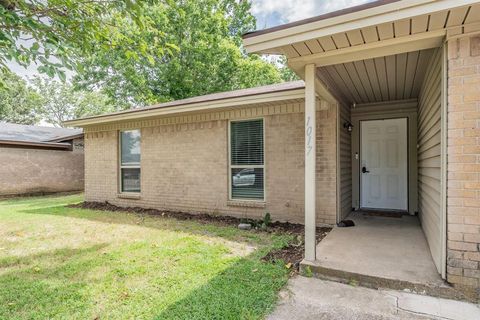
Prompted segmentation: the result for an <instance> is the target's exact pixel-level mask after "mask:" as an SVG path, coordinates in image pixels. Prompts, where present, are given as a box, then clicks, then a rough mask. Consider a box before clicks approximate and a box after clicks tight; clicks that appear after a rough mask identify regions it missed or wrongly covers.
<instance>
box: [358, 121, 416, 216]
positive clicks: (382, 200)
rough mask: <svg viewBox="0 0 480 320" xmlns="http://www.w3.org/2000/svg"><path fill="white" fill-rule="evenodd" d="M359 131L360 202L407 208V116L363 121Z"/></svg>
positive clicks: (381, 206)
mask: <svg viewBox="0 0 480 320" xmlns="http://www.w3.org/2000/svg"><path fill="white" fill-rule="evenodd" d="M360 132H361V133H360V136H361V138H360V144H361V147H360V184H361V188H360V199H361V202H360V206H361V207H362V208H374V209H395V210H407V209H408V178H407V176H408V149H407V119H406V118H402V119H387V120H372V121H362V122H361V125H360Z"/></svg>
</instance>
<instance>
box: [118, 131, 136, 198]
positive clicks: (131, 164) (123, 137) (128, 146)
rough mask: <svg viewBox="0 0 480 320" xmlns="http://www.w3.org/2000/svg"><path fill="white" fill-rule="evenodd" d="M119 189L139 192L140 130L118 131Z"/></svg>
mask: <svg viewBox="0 0 480 320" xmlns="http://www.w3.org/2000/svg"><path fill="white" fill-rule="evenodd" d="M120 190H121V191H122V192H140V130H130V131H121V132H120Z"/></svg>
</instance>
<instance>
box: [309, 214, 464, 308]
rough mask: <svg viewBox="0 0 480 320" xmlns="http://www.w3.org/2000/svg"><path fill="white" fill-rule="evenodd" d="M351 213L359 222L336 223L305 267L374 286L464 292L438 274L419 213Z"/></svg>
mask: <svg viewBox="0 0 480 320" xmlns="http://www.w3.org/2000/svg"><path fill="white" fill-rule="evenodd" d="M348 219H351V220H353V221H354V222H355V226H354V227H350V228H335V229H333V230H332V231H331V232H330V233H329V234H328V235H327V236H326V237H325V239H323V240H322V241H321V242H320V243H319V244H318V245H317V260H316V261H314V262H309V261H303V262H302V264H301V268H302V270H304V271H305V268H306V267H307V268H308V269H309V271H311V272H312V273H313V274H314V275H316V276H317V277H319V278H324V279H331V280H332V279H333V280H337V281H341V282H350V281H355V282H358V283H359V284H360V285H364V286H367V287H372V288H391V289H396V290H403V289H409V290H412V291H415V292H419V293H424V294H429V295H434V296H440V297H448V298H460V299H464V298H465V297H463V296H462V295H461V294H460V293H458V292H457V291H456V290H453V289H452V288H451V287H450V286H448V285H446V284H445V282H444V281H443V280H442V279H441V277H440V275H439V274H438V272H437V269H436V267H435V265H434V263H433V260H432V257H431V254H430V250H429V247H428V244H427V241H426V239H425V236H424V234H423V231H422V228H421V226H420V224H419V221H418V218H417V217H414V216H409V215H403V216H401V217H396V218H395V217H381V216H368V215H363V214H359V213H352V214H351V215H350V216H349V218H348ZM459 295H460V296H459Z"/></svg>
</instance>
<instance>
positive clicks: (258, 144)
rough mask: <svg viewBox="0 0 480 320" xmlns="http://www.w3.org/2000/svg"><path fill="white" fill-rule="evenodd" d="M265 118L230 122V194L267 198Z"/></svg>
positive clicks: (235, 197) (259, 198)
mask: <svg viewBox="0 0 480 320" xmlns="http://www.w3.org/2000/svg"><path fill="white" fill-rule="evenodd" d="M264 170H265V167H264V148H263V119H257V120H248V121H235V122H231V123H230V195H231V198H232V199H244V200H249V199H250V200H263V199H264V193H265V191H264Z"/></svg>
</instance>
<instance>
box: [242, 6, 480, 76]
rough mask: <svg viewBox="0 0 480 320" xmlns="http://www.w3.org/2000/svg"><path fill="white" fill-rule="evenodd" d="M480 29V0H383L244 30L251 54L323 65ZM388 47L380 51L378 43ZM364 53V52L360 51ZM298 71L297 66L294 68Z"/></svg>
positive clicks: (427, 45)
mask: <svg viewBox="0 0 480 320" xmlns="http://www.w3.org/2000/svg"><path fill="white" fill-rule="evenodd" d="M453 29H458V30H456V31H455V33H467V32H471V31H472V30H480V1H479V0H403V1H396V0H383V1H375V2H372V3H367V4H365V5H361V6H357V7H352V8H349V9H345V10H340V11H337V12H333V13H329V14H325V15H322V16H318V17H314V18H311V19H306V20H303V21H299V22H295V23H292V24H287V25H284V26H279V27H275V28H270V29H266V30H261V31H257V32H252V33H248V34H246V35H244V38H243V43H244V47H245V49H246V50H247V52H249V53H266V54H284V55H286V56H287V58H288V60H289V65H290V66H291V67H292V68H293V69H294V70H295V69H296V68H298V65H302V64H309V63H315V64H317V65H327V64H332V63H337V61H338V59H340V60H342V61H346V60H349V61H352V59H356V58H357V59H358V60H361V59H365V58H372V57H374V56H375V55H377V56H378V55H380V54H381V55H386V54H393V53H401V52H402V51H403V52H407V51H408V50H422V49H427V48H432V47H435V46H439V44H441V41H442V39H444V38H445V35H447V32H448V31H449V30H453ZM384 47H389V49H388V50H384V51H385V52H382V48H384ZM362 54H363V56H361V55H362ZM295 71H297V70H295Z"/></svg>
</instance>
